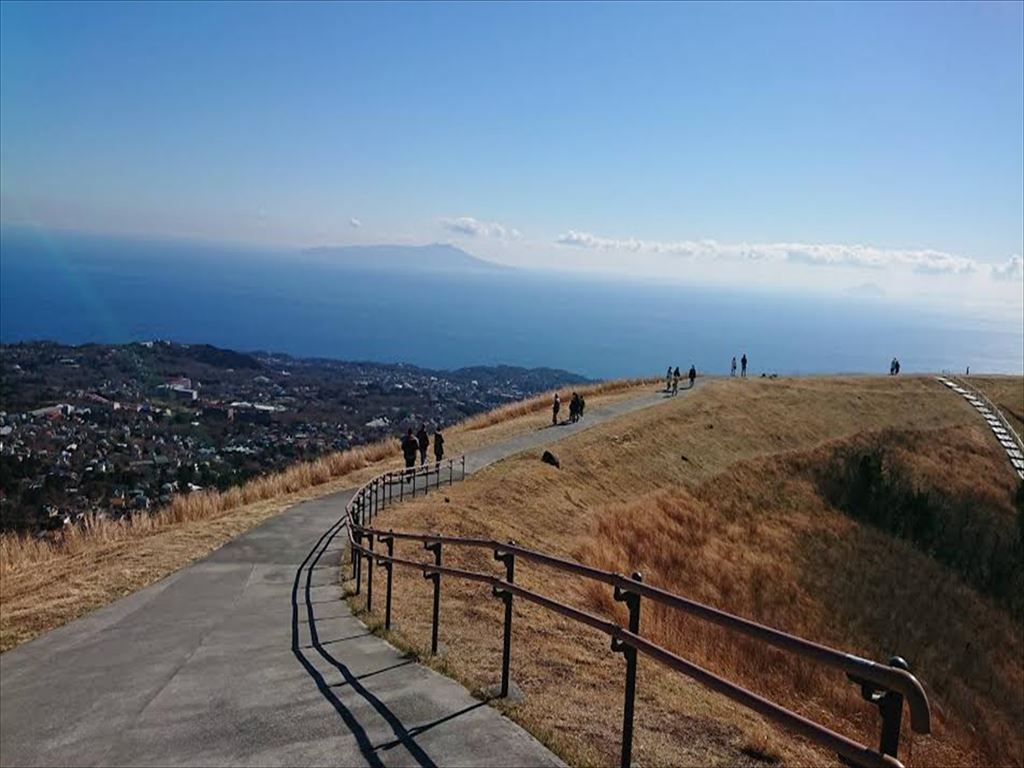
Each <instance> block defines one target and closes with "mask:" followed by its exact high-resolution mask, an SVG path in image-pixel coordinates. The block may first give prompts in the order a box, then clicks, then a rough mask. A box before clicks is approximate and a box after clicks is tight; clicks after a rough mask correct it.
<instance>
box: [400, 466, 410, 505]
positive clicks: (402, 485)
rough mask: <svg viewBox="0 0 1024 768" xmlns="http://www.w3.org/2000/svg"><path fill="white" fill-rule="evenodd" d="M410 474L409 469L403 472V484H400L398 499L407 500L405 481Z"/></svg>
mask: <svg viewBox="0 0 1024 768" xmlns="http://www.w3.org/2000/svg"><path fill="white" fill-rule="evenodd" d="M408 476H409V470H408V469H406V470H405V471H404V472H402V484H401V485H399V486H398V500H399V501H405V482H406V479H407V478H408Z"/></svg>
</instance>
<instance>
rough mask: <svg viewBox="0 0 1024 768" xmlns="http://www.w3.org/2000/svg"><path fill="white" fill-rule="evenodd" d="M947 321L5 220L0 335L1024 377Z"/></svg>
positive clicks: (1008, 355)
mask: <svg viewBox="0 0 1024 768" xmlns="http://www.w3.org/2000/svg"><path fill="white" fill-rule="evenodd" d="M1012 326H1013V323H1010V324H1009V326H999V325H994V324H986V323H981V322H977V321H969V320H965V319H962V318H955V317H933V316H923V315H915V314H912V313H908V312H905V311H898V310H895V309H893V308H890V307H886V305H884V304H882V303H879V302H862V303H856V302H853V301H851V302H850V303H848V304H842V303H838V304H837V303H836V302H835V301H834V300H829V301H815V300H811V299H806V298H801V299H799V300H796V299H794V298H792V297H768V296H764V295H753V294H739V293H727V292H723V291H709V290H706V289H696V288H687V287H678V286H675V287H671V286H664V285H661V286H657V285H645V284H639V283H635V284H634V283H628V282H627V283H612V282H601V281H594V280H585V279H579V278H575V277H568V276H555V275H547V274H541V273H528V272H517V271H513V270H508V271H498V272H481V273H480V274H459V275H454V274H452V275H445V274H413V275H402V274H397V273H384V272H372V271H353V270H350V269H345V268H341V267H338V266H337V265H332V264H329V263H322V262H319V263H318V262H314V261H312V260H310V259H307V258H304V257H303V256H301V255H299V254H293V253H285V252H277V253H275V252H270V251H258V250H244V249H239V248H230V247H211V246H203V245H196V244H183V243H159V242H143V241H130V240H115V239H110V238H99V237H84V236H80V235H75V236H71V235H66V234H61V235H49V236H45V237H41V236H39V235H29V234H27V233H25V232H23V231H20V230H13V231H12V230H7V231H4V233H3V235H2V240H0V339H2V340H3V341H5V342H12V341H19V340H28V339H52V340H56V341H61V342H68V343H82V342H88V341H98V342H125V341H132V340H145V339H153V338H170V339H175V340H178V341H183V342H200V341H201V342H208V343H210V344H215V345H218V346H224V347H230V348H232V349H238V350H260V349H262V350H273V351H279V352H288V353H291V354H294V355H302V356H324V357H336V358H342V359H348V360H377V361H390V362H397V361H404V362H409V363H415V364H418V365H423V366H427V367H433V368H453V367H459V366H463V365H473V364H495V363H509V364H513V365H524V366H542V365H546V366H553V367H558V368H566V369H569V370H572V371H576V372H579V373H582V374H585V375H589V376H593V377H601V378H604V377H614V376H627V375H658V374H659V373H661V372H663V371H664V370H665V367H666V366H667V365H668V364H669V363H672V364H673V365H679V366H681V367H688V366H689V365H690V364H691V363H694V364H695V365H696V366H697V368H698V369H700V370H702V371H706V372H709V373H723V372H725V371H727V369H728V364H729V359H730V357H731V356H732V355H733V354H735V355H737V357H738V356H739V355H740V354H741V353H743V352H746V353H747V355H748V357H749V358H750V361H751V369H752V371H753V372H754V373H755V374H757V373H760V372H761V371H769V372H778V373H780V374H782V373H816V372H886V371H887V370H888V365H889V360H890V358H891V357H892V356H893V355H897V356H898V357H899V358H900V361H901V363H902V365H903V370H904V371H938V370H943V369H949V370H962V369H963V368H964V366H966V365H970V366H971V368H972V369H973V370H975V371H979V372H980V371H993V372H1004V373H1017V374H1020V373H1022V372H1024V332H1022V329H1021V328H1020V327H1016V328H1015V327H1012Z"/></svg>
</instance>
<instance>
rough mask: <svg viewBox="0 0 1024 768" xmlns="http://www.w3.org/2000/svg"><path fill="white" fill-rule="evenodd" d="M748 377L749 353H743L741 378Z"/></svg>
mask: <svg viewBox="0 0 1024 768" xmlns="http://www.w3.org/2000/svg"><path fill="white" fill-rule="evenodd" d="M746 377H747V353H746V352H744V353H743V357H741V358H740V378H741V379H745V378H746Z"/></svg>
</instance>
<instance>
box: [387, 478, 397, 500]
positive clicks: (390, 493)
mask: <svg viewBox="0 0 1024 768" xmlns="http://www.w3.org/2000/svg"><path fill="white" fill-rule="evenodd" d="M387 478H388V501H387V503H388V504H389V505H390V504H391V502H392V500H393V498H394V495H395V477H394V475H393V474H392V472H391V471H390V470H389V471H388V474H387Z"/></svg>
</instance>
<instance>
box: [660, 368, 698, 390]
mask: <svg viewBox="0 0 1024 768" xmlns="http://www.w3.org/2000/svg"><path fill="white" fill-rule="evenodd" d="M681 378H683V375H682V373H680V371H679V366H678V365H677V366H676V367H675V370H673V369H672V366H671V365H670V366H669V367H668V370H667V371H666V372H665V391H666V392H671V393H672V394H673V395H678V394H679V380H680V379H681ZM686 378H688V379H689V380H690V387H693V382H694V381H696V379H697V368H696V367H695V366H693V365H691V366H690V370H689V372H688V373H687V374H686Z"/></svg>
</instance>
